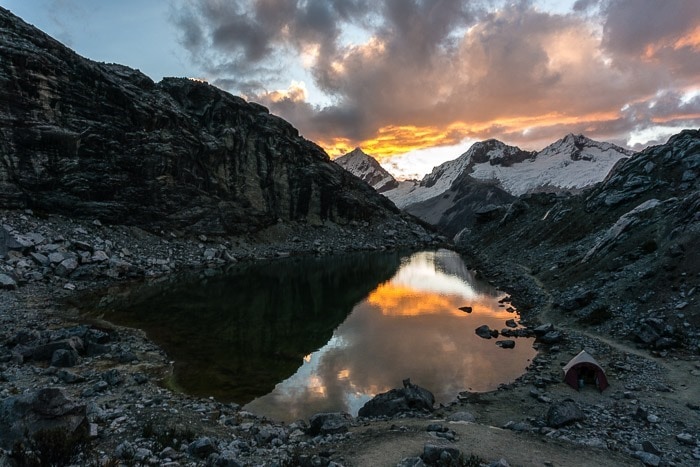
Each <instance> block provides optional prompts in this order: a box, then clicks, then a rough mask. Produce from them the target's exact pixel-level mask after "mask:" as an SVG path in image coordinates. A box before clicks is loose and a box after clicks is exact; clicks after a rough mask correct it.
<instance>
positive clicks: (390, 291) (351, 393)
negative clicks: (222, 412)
mask: <svg viewBox="0 0 700 467" xmlns="http://www.w3.org/2000/svg"><path fill="white" fill-rule="evenodd" d="M501 297H502V296H501V295H500V294H498V293H497V292H496V291H495V290H493V289H492V288H490V287H488V286H487V285H484V284H480V283H479V282H477V281H476V280H475V279H474V277H473V275H472V274H471V272H469V271H468V270H467V269H466V267H465V265H464V263H463V262H462V260H461V258H460V257H459V256H458V255H457V254H455V253H453V252H450V251H446V250H441V251H438V252H422V253H417V254H414V255H412V256H410V257H409V258H407V259H405V260H404V261H403V262H402V265H401V267H400V269H399V271H398V272H397V273H396V275H395V276H394V277H393V278H392V279H391V280H389V281H388V282H385V283H383V284H380V285H379V286H378V287H377V288H376V289H375V290H373V291H372V292H371V293H370V294H369V296H368V297H367V298H366V299H365V300H363V301H362V302H360V303H359V304H357V305H356V306H355V308H354V309H353V311H352V313H351V314H350V316H348V318H347V319H346V320H345V321H344V322H343V323H342V324H341V325H340V326H338V328H337V329H336V330H335V332H334V333H333V337H332V338H331V339H330V341H329V342H328V343H327V344H326V345H325V346H324V347H323V348H321V349H319V350H318V351H316V352H313V353H312V354H310V355H309V356H307V357H306V358H305V359H304V363H303V364H302V366H301V367H300V368H299V370H298V371H297V372H296V373H295V374H294V375H293V376H292V377H290V378H288V379H287V380H285V381H283V382H281V383H279V384H278V385H277V386H276V387H275V389H274V390H273V391H272V392H271V393H269V394H267V395H265V396H262V397H259V398H257V399H256V400H254V401H253V402H251V403H250V404H248V405H247V408H248V409H249V410H251V411H253V412H257V413H262V414H265V415H268V416H270V417H272V418H276V419H281V420H292V419H295V418H302V417H307V416H308V415H310V414H313V413H316V412H323V411H331V410H345V411H348V412H350V413H352V414H353V415H355V414H357V411H358V410H359V409H360V407H361V406H362V405H363V404H364V403H365V402H366V401H367V400H369V399H370V398H371V397H372V396H373V395H375V394H377V393H380V392H384V391H387V390H389V389H391V388H393V387H399V386H400V385H401V381H402V380H403V379H404V378H407V377H410V378H411V380H412V381H413V382H414V383H416V384H419V385H421V386H424V387H426V388H428V389H430V390H431V391H432V392H433V393H434V394H435V396H436V399H437V400H438V401H439V402H448V401H450V400H453V399H454V398H455V397H456V395H457V394H458V393H459V392H460V391H463V390H465V389H470V390H472V391H486V390H490V389H494V388H496V387H497V386H498V385H499V384H500V383H503V382H506V381H510V380H512V379H514V378H516V377H517V376H519V375H520V374H522V373H523V372H524V370H525V367H526V366H527V364H528V360H529V359H531V358H532V357H533V356H534V353H535V352H534V350H533V348H532V345H531V342H529V340H527V339H521V340H519V341H518V343H517V344H516V347H515V349H513V350H503V349H500V348H498V347H497V346H495V345H494V341H493V340H484V339H481V338H479V337H477V336H476V335H475V334H474V329H475V328H476V327H478V326H480V325H482V324H488V325H489V327H491V328H496V329H501V328H503V327H504V321H505V320H507V319H510V318H514V315H513V314H512V313H509V312H507V311H505V310H504V309H503V308H501V307H499V303H498V300H499V299H500V298H501ZM465 305H466V306H471V307H472V309H473V311H472V313H471V314H466V313H464V312H462V311H460V310H459V309H458V308H459V307H460V306H465Z"/></svg>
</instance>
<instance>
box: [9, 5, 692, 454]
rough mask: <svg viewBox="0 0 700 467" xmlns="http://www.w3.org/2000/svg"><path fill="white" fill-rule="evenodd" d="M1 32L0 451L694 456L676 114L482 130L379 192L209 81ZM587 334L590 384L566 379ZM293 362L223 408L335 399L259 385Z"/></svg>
mask: <svg viewBox="0 0 700 467" xmlns="http://www.w3.org/2000/svg"><path fill="white" fill-rule="evenodd" d="M0 32H2V34H0V54H1V56H2V60H1V61H0V101H2V103H3V105H2V106H1V107H0V224H1V225H0V466H3V467H4V466H15V465H48V464H51V465H166V466H176V465H193V466H194V465H217V466H248V465H268V466H297V465H299V466H304V467H306V466H314V467H315V466H321V467H338V466H346V467H350V466H367V465H372V466H375V465H376V466H397V465H398V466H402V467H408V466H416V467H419V466H421V465H491V466H500V467H505V466H508V465H513V466H515V465H538V466H541V465H546V466H566V465H571V466H577V465H640V463H641V464H642V465H649V466H685V465H696V464H697V463H698V462H700V405H699V403H698V394H700V304H699V301H698V296H699V295H698V294H699V293H700V287H699V286H700V249H698V247H697V245H698V243H699V242H700V130H697V129H686V130H683V131H681V132H679V133H677V134H675V135H674V136H672V137H671V138H670V139H669V140H668V141H667V142H666V143H664V144H659V145H656V146H650V147H648V148H646V149H643V150H640V151H636V152H633V151H630V150H628V149H625V148H622V147H619V146H616V145H614V144H611V143H605V142H599V141H594V140H592V139H589V138H587V137H585V136H583V135H578V134H569V135H566V136H564V137H563V138H561V139H559V140H557V141H555V142H554V143H552V144H550V145H549V146H547V147H545V148H544V149H543V150H541V151H523V150H521V149H519V148H517V147H515V146H510V145H507V144H505V143H502V142H500V141H498V140H496V139H488V140H484V141H481V142H477V143H475V144H474V145H473V146H471V148H469V149H468V150H467V151H466V152H464V153H463V154H462V155H461V156H459V157H457V158H456V159H454V160H452V161H449V162H446V163H443V164H441V165H439V166H438V167H435V168H434V169H433V171H432V172H431V173H430V174H428V175H426V176H425V178H423V180H421V181H401V182H398V181H397V180H395V179H394V178H393V177H392V176H391V175H390V174H389V172H387V171H386V170H385V169H384V168H383V167H382V166H381V164H379V163H378V162H377V161H376V160H374V159H372V158H371V156H368V155H367V154H365V153H364V152H363V151H362V150H361V149H360V148H358V149H356V150H354V151H352V152H351V153H349V154H348V155H346V156H344V158H339V159H337V160H338V161H339V162H338V163H336V162H333V161H332V160H331V159H330V158H329V157H328V155H327V154H326V153H325V152H324V150H323V149H322V148H321V147H320V146H318V145H317V144H315V143H314V142H312V141H310V140H308V139H306V138H304V137H302V136H301V135H300V134H299V131H298V130H297V129H296V128H295V127H293V126H292V125H291V124H290V123H288V122H286V121H285V120H283V119H282V118H280V117H277V116H275V115H273V114H272V113H270V111H269V110H268V109H267V108H266V107H264V106H262V105H260V104H256V103H253V102H248V101H246V100H245V99H243V98H241V97H237V96H233V95H231V94H229V93H228V92H225V91H223V90H221V89H219V88H218V87H216V86H214V85H210V84H208V83H205V82H201V81H199V80H194V79H189V78H164V79H163V80H161V81H160V82H154V81H153V80H151V79H150V78H149V77H148V76H146V75H145V74H143V73H141V72H140V71H138V70H135V69H132V68H129V67H126V66H124V65H118V64H112V63H102V62H96V61H92V60H89V59H86V58H84V57H81V56H80V55H78V54H77V53H75V52H74V51H72V50H71V49H69V48H67V47H66V46H64V45H63V44H62V43H60V42H59V41H57V40H56V39H54V38H52V37H50V36H49V35H47V34H45V33H43V32H42V31H40V30H39V29H37V28H35V27H33V26H31V25H29V24H27V23H25V22H24V21H23V20H22V19H20V18H18V17H16V16H14V15H13V14H12V13H10V12H9V11H8V10H5V9H4V8H0ZM350 147H352V146H350ZM409 266H411V267H413V268H415V270H418V271H419V272H421V273H423V275H421V274H417V278H411V279H410V280H409V279H407V278H406V276H408V275H409V273H407V272H405V271H407V270H408V271H410V270H411V269H410V268H409ZM426 271H429V272H430V274H427V273H426ZM402 274H403V275H402ZM434 276H439V279H440V280H439V281H434V282H433V279H432V278H433V277H434ZM392 281H394V282H392ZM402 281H403V282H402ZM409 283H410V284H409ZM173 284H179V285H178V287H177V288H173V287H172V286H173ZM407 284H409V285H411V286H412V287H413V288H414V289H417V290H419V291H420V292H426V290H430V291H431V292H440V294H437V293H436V294H435V295H429V296H428V295H420V294H416V293H415V290H413V291H412V292H411V293H407V292H406V291H407V289H410V288H409V287H408V286H407ZM431 287H432V288H431ZM455 290H456V291H458V292H459V293H455ZM497 291H500V292H497ZM399 292H401V293H399ZM405 292H406V294H405V295H402V294H403V293H405ZM409 292H410V291H409ZM476 292H479V294H481V295H479V294H477V293H476ZM472 294H473V296H472ZM477 295H479V296H480V297H486V298H479V299H477V298H474V297H476V296H477ZM472 298H473V302H470V301H469V300H470V299H472ZM207 303H208V304H207ZM380 303H381V305H382V306H379V305H380ZM425 304H427V305H425ZM137 305H138V306H137ZM419 305H421V306H423V308H421V306H419ZM129 307H132V309H131V313H133V314H135V315H137V316H135V317H134V316H132V318H131V319H123V320H121V321H120V319H118V318H115V317H113V316H110V312H112V311H114V310H127V309H129ZM426 309H427V310H428V311H425V310H426ZM351 310H355V311H351ZM377 310H380V311H377ZM369 312H376V316H373V318H375V319H376V321H371V320H370V319H369V318H368V316H369ZM516 312H517V313H516ZM238 316H242V318H241V321H236V319H234V318H235V317H238ZM415 316H418V317H420V320H424V321H419V322H418V326H417V327H412V328H410V329H409V328H408V327H402V326H403V325H399V326H398V327H394V328H391V329H390V326H389V324H388V323H390V322H391V323H394V324H392V326H394V325H395V324H396V323H403V322H404V321H401V320H399V319H395V318H397V317H404V318H405V317H412V318H413V317H415ZM389 318H392V319H395V320H394V321H392V320H391V319H389ZM166 321H167V322H168V323H167V324H168V325H172V327H168V326H165V325H163V323H164V322H166ZM242 321H244V322H245V324H246V325H250V326H251V327H250V328H245V327H244V326H243V325H242V324H241V322H242ZM430 326H436V327H435V328H431V327H430ZM359 328H362V329H363V332H365V333H367V334H362V335H361V336H360V337H358V336H359V335H360V334H359V332H358V331H357V329H359ZM463 334H469V339H466V338H464V339H462V338H461V336H462V335H463ZM367 336H369V337H367ZM391 336H393V337H395V338H396V340H394V341H392V340H391V339H390V337H391ZM397 336H398V337H397ZM351 337H353V338H355V339H357V340H356V341H353V340H352V339H351ZM285 339H288V340H285ZM331 341H332V342H331ZM385 341H386V342H385ZM329 342H331V343H332V344H333V345H335V347H334V346H333V345H329ZM351 342H355V344H354V347H355V350H356V351H357V352H358V354H357V355H359V356H357V357H353V358H352V359H348V360H343V358H347V357H346V356H344V355H345V354H342V355H341V354H340V353H337V352H335V351H334V350H335V349H336V348H339V347H342V346H343V345H344V346H345V347H350V346H351V345H350V344H349V343H351ZM469 342H471V344H470V345H472V344H473V345H474V346H475V347H474V349H476V348H477V347H478V348H480V350H479V351H477V350H473V349H471V350H470V348H468V346H467V344H468V343H469ZM341 344H342V345H341ZM379 344H383V345H384V346H383V347H382V346H380V345H379ZM513 347H515V349H517V350H515V349H514V348H513ZM438 348H439V349H440V351H441V352H444V353H440V352H437V351H436V350H435V349H438ZM584 349H585V350H586V351H587V352H589V353H590V354H591V355H593V356H594V357H595V358H596V359H597V360H598V362H599V363H600V364H601V365H602V367H603V368H604V369H605V371H606V376H607V379H608V380H609V382H610V387H609V388H608V389H606V390H605V391H603V392H599V391H597V390H595V388H594V387H593V386H592V385H591V384H590V381H589V382H588V384H585V382H584V384H583V387H580V388H579V389H580V390H579V391H577V390H575V389H574V388H572V387H570V386H568V385H567V384H565V383H564V382H563V374H562V367H563V366H564V365H566V363H567V362H568V361H569V360H570V359H571V358H572V357H573V356H574V355H576V354H578V353H579V352H580V351H581V350H584ZM521 350H525V352H523V353H522V355H520V357H518V358H516V357H515V356H516V355H518V352H520V351H521ZM479 352H483V353H479ZM261 354H266V355H265V356H266V359H260V358H259V357H260V355H261ZM387 355H391V357H392V358H391V359H389V358H388V357H387V358H386V360H385V359H384V357H386V356H387ZM475 355H476V357H474V356H475ZM428 357H430V358H428ZM472 357H473V358H472ZM521 357H522V358H521ZM431 358H433V359H435V360H431ZM470 358H472V360H473V361H470ZM307 360H308V361H307ZM368 360H372V363H373V364H374V365H365V362H367V361H368ZM421 360H423V361H427V364H426V365H424V366H421V367H413V366H410V365H408V364H407V363H411V364H412V363H416V362H420V361H421ZM304 362H306V363H309V364H310V365H308V366H306V367H304ZM341 363H343V364H342V365H341ZM404 363H406V365H405V366H404V365H403V364H404ZM310 366H313V368H311V369H310V368H309V367H310ZM370 366H371V367H372V368H373V370H372V374H371V376H367V375H366V374H364V373H363V371H364V369H366V368H367V367H370ZM183 367H186V368H183ZM300 367H301V368H303V369H304V370H303V371H308V372H309V373H310V372H311V371H312V370H314V371H316V370H317V372H316V373H314V374H313V377H309V378H308V379H309V380H310V381H316V382H318V380H320V379H322V377H321V376H320V375H326V377H327V378H328V381H331V380H332V381H333V382H334V383H333V384H335V385H336V386H342V387H343V390H344V391H345V392H343V393H342V394H340V393H339V394H336V396H337V398H336V399H335V401H336V402H333V404H330V403H328V404H327V402H328V400H330V399H325V398H324V397H320V399H319V400H320V401H321V402H320V403H319V404H318V405H311V407H315V408H317V410H318V412H317V413H311V412H316V409H308V408H305V409H304V411H299V412H298V414H297V412H295V410H296V409H294V408H293V405H294V404H295V403H296V402H298V400H296V399H294V400H291V399H290V400H289V401H287V400H284V399H282V401H281V402H278V403H277V404H276V405H275V406H274V410H271V411H270V412H265V413H263V412H264V410H266V409H263V408H260V409H258V407H263V406H264V403H261V404H262V405H258V406H256V404H255V403H251V404H250V405H246V404H247V403H249V402H251V401H252V400H253V399H255V398H257V397H264V396H265V395H269V394H272V393H273V391H274V388H275V387H278V393H279V391H286V392H289V393H294V392H295V391H297V392H298V393H299V394H301V393H304V394H303V395H304V396H305V397H308V398H313V397H316V396H318V394H322V393H323V392H324V391H329V390H330V389H338V388H337V387H335V388H334V387H333V384H330V383H326V384H317V385H315V386H313V385H312V386H311V389H308V390H307V389H301V390H300V389H299V388H298V387H292V389H289V387H284V386H283V385H282V386H278V385H279V384H280V381H282V380H287V379H292V378H293V376H292V375H293V374H294V372H295V371H296V369H298V368H300ZM350 367H352V370H353V371H352V372H351V371H350ZM183 370H186V371H183ZM322 370H323V371H322ZM346 370H347V371H346ZM409 372H410V373H413V374H404V373H409ZM351 373H356V374H360V375H364V378H360V379H351V378H350V374H351ZM446 373H449V374H450V378H447V377H443V375H444V374H446ZM424 374H425V375H428V374H429V375H430V378H428V377H426V378H423V375H424ZM465 374H468V375H469V377H468V378H467V377H465ZM501 374H507V377H502V378H501ZM183 375H186V376H185V377H183ZM271 375H272V376H271ZM411 378H413V379H412V380H411ZM185 379H186V380H187V381H186V382H184V381H185ZM423 379H425V380H426V381H436V382H435V383H434V384H435V385H436V386H438V385H440V384H443V383H445V382H446V381H447V382H449V384H448V386H449V387H448V388H447V389H445V388H431V387H423V386H422V385H421V383H422V380H423ZM233 380H236V382H237V383H238V385H237V386H236V387H235V388H233V389H231V388H229V387H228V386H229V384H230V382H231V381H233ZM419 380H420V381H419ZM411 381H412V382H411ZM470 381H472V383H470ZM292 383H294V381H292ZM290 384H291V383H290ZM424 384H425V383H424ZM402 385H403V387H401V386H402ZM462 385H463V386H464V387H462ZM470 385H471V386H470ZM231 386H233V385H232V384H231ZM472 386H473V387H472ZM470 387H471V388H472V389H471V390H470ZM261 388H262V389H261ZM226 390H230V391H231V392H226ZM431 391H432V392H434V393H435V394H436V395H437V397H434V394H433V393H432V392H431ZM278 393H277V394H278ZM231 394H234V395H231ZM242 394H244V395H242ZM322 395H323V394H322ZM312 396H313V397H312ZM375 396H379V397H375ZM353 398H354V399H353ZM386 399H389V401H388V402H387V400H386ZM436 399H437V402H436ZM348 400H350V402H349V403H345V402H347V401H348ZM237 401H240V402H237ZM337 401H341V402H340V403H339V402H337ZM263 402H264V401H263ZM317 402H318V401H317ZM373 402H376V404H375V405H376V407H375V410H376V411H375V412H371V411H369V409H367V410H368V411H363V409H364V408H365V407H367V406H368V405H369V406H372V404H371V403H373ZM344 403H345V405H343V404H344ZM356 409H357V410H356ZM258 410H259V411H260V413H258ZM306 410H308V411H309V412H307V411H306ZM347 412H352V413H347ZM277 414H281V415H277Z"/></svg>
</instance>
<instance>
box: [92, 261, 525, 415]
mask: <svg viewBox="0 0 700 467" xmlns="http://www.w3.org/2000/svg"><path fill="white" fill-rule="evenodd" d="M503 297H504V295H503V294H501V293H499V292H498V291H497V290H494V289H493V288H492V287H490V286H489V285H488V284H484V283H481V282H479V281H478V280H476V279H475V277H474V275H473V273H472V271H469V270H468V269H467V268H466V266H465V264H464V262H463V261H462V259H461V257H460V256H459V255H458V254H456V253H454V252H452V251H448V250H439V251H424V252H420V253H410V254H405V255H403V254H401V253H397V252H386V253H370V254H368V253H362V254H354V255H344V256H337V257H330V258H304V259H297V258H290V259H285V260H280V261H275V262H269V263H265V264H256V265H250V266H242V267H239V268H236V269H234V270H232V271H230V272H229V273H227V274H224V275H220V276H215V277H211V278H206V277H202V278H197V279H191V280H188V281H186V282H184V283H179V284H161V285H157V286H149V287H147V288H146V289H145V290H132V291H131V292H130V293H129V294H128V296H127V297H126V299H125V300H124V298H125V297H122V300H117V301H116V302H115V303H112V306H110V307H108V308H112V309H113V311H106V312H105V310H104V309H103V310H101V311H99V312H100V313H103V314H104V318H105V319H107V320H110V321H113V322H117V323H119V324H124V325H128V326H132V327H138V328H142V329H144V330H146V332H147V333H148V335H149V337H150V338H151V339H153V340H154V341H155V342H157V343H158V344H159V345H161V346H162V347H163V348H164V349H165V350H166V351H167V352H168V354H169V356H170V357H171V358H172V359H173V360H174V361H175V383H176V385H177V386H178V387H179V388H180V389H182V390H183V391H185V392H187V393H191V394H196V395H200V396H214V397H216V398H217V399H218V400H221V401H234V402H238V403H240V404H245V408H246V409H247V410H250V411H252V412H254V413H257V414H260V415H266V416H268V417H271V418H274V419H277V420H287V421H290V420H295V419H298V418H308V417H309V416H311V415H312V414H314V413H317V412H325V411H347V412H349V413H351V414H353V415H356V414H357V411H358V410H359V409H360V407H362V405H363V404H364V403H365V402H366V401H368V400H369V399H370V398H371V397H372V396H373V395H375V394H378V393H381V392H385V391H388V390H389V389H391V388H394V387H400V386H401V381H402V380H403V379H405V378H411V381H412V382H414V383H415V384H418V385H420V386H423V387H425V388H427V389H429V390H430V391H432V392H433V393H434V394H435V397H436V400H437V401H438V402H449V401H451V400H453V399H454V398H455V397H456V396H457V394H458V393H459V392H461V391H464V390H471V391H487V390H491V389H495V388H496V387H497V386H498V385H499V384H501V383H504V382H509V381H512V380H513V379H515V378H517V377H518V376H519V375H521V374H522V373H523V372H524V370H525V368H526V367H527V365H528V364H529V361H530V360H531V359H532V358H533V356H534V355H535V351H534V349H533V348H532V341H531V340H529V339H522V338H521V339H517V340H516V346H515V348H514V349H501V348H500V347H498V346H496V345H495V340H493V339H492V340H484V339H481V338H479V337H478V336H476V334H475V333H474V329H475V328H476V327H478V326H480V325H482V324H487V325H488V326H489V327H491V328H495V329H499V330H500V329H502V328H504V327H505V321H506V320H507V319H511V318H515V319H517V312H513V311H512V310H511V311H510V312H509V311H506V309H505V307H504V306H503V305H502V304H500V303H499V300H500V299H501V298H503ZM115 304H119V305H118V306H117V307H115V306H114V305H115ZM464 306H469V307H471V308H472V312H471V313H465V312H463V311H461V310H460V309H459V307H464Z"/></svg>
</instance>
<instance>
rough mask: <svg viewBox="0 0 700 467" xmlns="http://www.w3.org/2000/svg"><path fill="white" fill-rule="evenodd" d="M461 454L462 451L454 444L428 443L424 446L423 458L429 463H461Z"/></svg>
mask: <svg viewBox="0 0 700 467" xmlns="http://www.w3.org/2000/svg"><path fill="white" fill-rule="evenodd" d="M461 456H462V452H461V451H460V450H459V449H458V448H456V447H454V446H440V445H435V444H426V445H425V446H423V455H421V459H423V461H424V462H425V463H426V464H428V465H460V464H459V458H460V457H461ZM438 462H440V464H438Z"/></svg>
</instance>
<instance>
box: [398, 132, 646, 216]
mask: <svg viewBox="0 0 700 467" xmlns="http://www.w3.org/2000/svg"><path fill="white" fill-rule="evenodd" d="M633 154H634V153H633V152H632V151H628V150H626V149H623V148H621V147H618V146H615V145H613V144H610V143H601V142H597V141H594V140H592V139H589V138H586V137H585V136H583V135H573V134H570V135H567V136H566V137H564V138H562V139H560V140H559V141H557V142H555V143H553V144H551V145H549V146H547V147H546V148H544V149H543V150H542V151H539V152H530V151H523V150H521V149H520V148H517V147H514V146H508V145H506V144H504V143H502V142H500V141H497V140H493V139H492V140H487V141H483V142H479V143H476V144H474V145H473V146H472V147H471V148H469V150H468V151H467V152H465V153H464V154H462V155H461V156H460V157H458V158H457V159H455V160H452V161H448V162H445V163H444V164H442V165H440V166H438V167H435V168H434V169H433V171H432V172H431V173H430V174H428V175H426V176H425V177H424V178H423V180H421V182H420V183H419V184H415V183H414V184H413V186H411V185H409V184H406V185H405V186H403V187H401V188H399V189H396V190H393V191H389V192H386V193H385V196H387V197H388V198H389V199H391V200H392V201H393V202H394V204H396V205H397V206H398V207H399V208H405V207H407V206H410V205H411V204H414V203H418V202H421V201H425V200H428V199H430V198H433V197H435V196H440V195H442V194H443V193H445V192H446V191H448V190H449V189H451V188H452V185H453V183H454V182H455V180H457V178H458V177H460V175H462V174H467V175H469V177H470V179H469V180H479V181H483V182H486V183H491V184H494V185H495V186H498V187H500V188H501V189H503V190H504V191H506V192H507V193H509V194H511V195H513V196H520V195H523V194H526V193H537V192H564V191H568V192H579V191H581V190H583V189H586V188H588V187H591V186H593V185H595V184H596V183H598V182H600V181H602V180H603V179H604V178H605V176H606V175H607V174H608V173H609V172H610V169H612V168H613V167H614V165H615V164H616V163H617V162H618V161H620V160H621V159H625V158H627V157H631V156H632V155H633Z"/></svg>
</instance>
